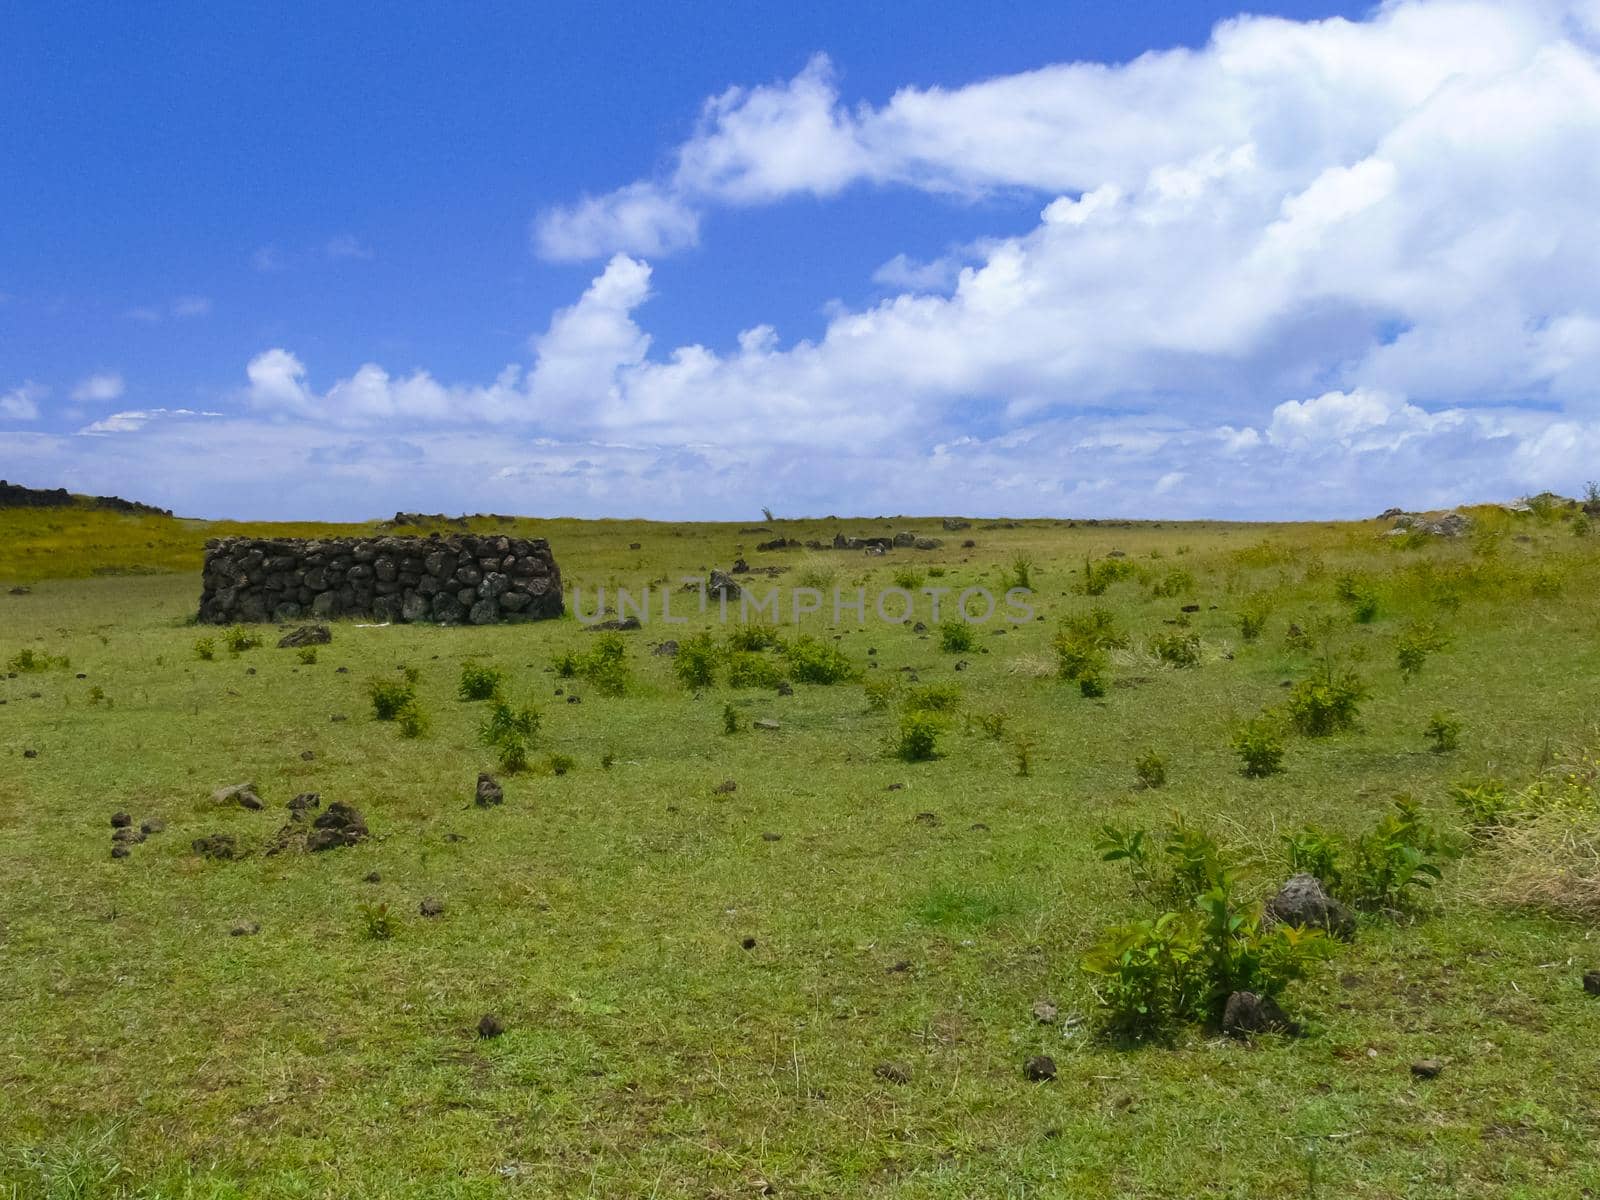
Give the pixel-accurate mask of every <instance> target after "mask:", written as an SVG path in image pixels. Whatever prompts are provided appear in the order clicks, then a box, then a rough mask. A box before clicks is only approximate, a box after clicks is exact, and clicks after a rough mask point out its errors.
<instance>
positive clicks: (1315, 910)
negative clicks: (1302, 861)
mask: <svg viewBox="0 0 1600 1200" xmlns="http://www.w3.org/2000/svg"><path fill="white" fill-rule="evenodd" d="M1263 915H1264V916H1265V917H1266V918H1267V920H1268V921H1277V922H1281V923H1282V924H1284V925H1292V926H1294V927H1295V928H1296V929H1321V930H1324V931H1325V932H1327V933H1330V934H1332V935H1333V936H1334V937H1337V938H1343V939H1344V940H1345V941H1349V940H1350V939H1351V938H1353V937H1354V936H1355V933H1356V918H1355V914H1353V913H1352V912H1351V911H1350V910H1349V909H1348V908H1346V907H1345V906H1344V905H1343V904H1341V903H1340V902H1339V901H1337V900H1335V899H1334V898H1333V897H1332V896H1330V895H1328V893H1327V892H1326V891H1325V890H1324V889H1323V886H1322V883H1321V881H1319V880H1318V879H1317V877H1316V876H1315V875H1293V876H1291V877H1290V878H1289V880H1288V882H1286V883H1285V884H1284V885H1283V887H1281V888H1279V889H1278V894H1277V895H1276V896H1274V897H1273V898H1272V899H1271V900H1269V901H1267V906H1266V909H1265V910H1264V913H1263Z"/></svg>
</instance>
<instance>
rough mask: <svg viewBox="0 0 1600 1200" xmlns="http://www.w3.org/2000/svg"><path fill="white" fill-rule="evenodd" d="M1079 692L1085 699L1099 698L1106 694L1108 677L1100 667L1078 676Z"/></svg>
mask: <svg viewBox="0 0 1600 1200" xmlns="http://www.w3.org/2000/svg"><path fill="white" fill-rule="evenodd" d="M1078 694H1079V695H1080V696H1082V697H1083V698H1084V699H1085V700H1098V699H1100V697H1102V696H1104V695H1105V694H1106V677H1105V675H1104V674H1103V673H1102V671H1101V670H1100V669H1099V668H1098V667H1096V668H1094V669H1092V670H1088V671H1084V672H1083V673H1082V674H1080V675H1079V676H1078Z"/></svg>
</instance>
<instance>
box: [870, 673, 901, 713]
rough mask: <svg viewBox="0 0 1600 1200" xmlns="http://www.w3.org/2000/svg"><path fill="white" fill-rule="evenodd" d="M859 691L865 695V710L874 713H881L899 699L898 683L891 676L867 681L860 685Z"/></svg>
mask: <svg viewBox="0 0 1600 1200" xmlns="http://www.w3.org/2000/svg"><path fill="white" fill-rule="evenodd" d="M861 690H862V691H863V692H865V693H866V697H867V708H868V709H870V710H872V711H874V712H883V711H884V710H885V709H887V708H888V707H889V706H890V705H891V704H893V703H894V702H895V700H896V699H897V698H898V697H899V695H900V681H899V680H898V679H896V678H895V677H894V676H892V675H891V676H887V677H883V678H878V679H869V680H867V681H866V682H865V683H863V684H862V685H861Z"/></svg>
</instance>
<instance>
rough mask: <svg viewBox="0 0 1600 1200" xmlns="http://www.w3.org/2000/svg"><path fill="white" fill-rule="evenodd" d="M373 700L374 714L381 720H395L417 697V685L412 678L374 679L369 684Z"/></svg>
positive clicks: (368, 687)
mask: <svg viewBox="0 0 1600 1200" xmlns="http://www.w3.org/2000/svg"><path fill="white" fill-rule="evenodd" d="M367 695H368V696H369V697H370V698H371V700H372V715H373V717H374V718H375V719H377V720H379V721H393V720H395V719H396V718H398V717H399V716H400V713H401V711H402V710H403V709H404V708H406V706H407V705H410V704H413V703H414V702H415V701H416V698H417V685H416V684H415V683H413V682H411V681H410V680H404V681H402V680H397V679H374V680H373V681H372V682H371V683H369V684H368V685H367Z"/></svg>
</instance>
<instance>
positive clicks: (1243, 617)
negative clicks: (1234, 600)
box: [1238, 599, 1269, 642]
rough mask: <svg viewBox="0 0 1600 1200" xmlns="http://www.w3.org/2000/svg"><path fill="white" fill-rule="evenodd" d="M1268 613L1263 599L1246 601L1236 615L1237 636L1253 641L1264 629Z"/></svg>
mask: <svg viewBox="0 0 1600 1200" xmlns="http://www.w3.org/2000/svg"><path fill="white" fill-rule="evenodd" d="M1268 615H1269V610H1268V608H1267V606H1266V603H1265V601H1262V600H1260V599H1256V600H1252V601H1250V602H1249V603H1247V604H1246V605H1245V606H1244V608H1243V609H1242V610H1241V611H1240V613H1239V617H1238V626H1239V636H1240V637H1241V638H1243V639H1244V640H1245V641H1247V642H1253V641H1255V640H1256V639H1257V638H1259V637H1260V636H1261V634H1262V632H1263V631H1264V630H1265V629H1266V627H1267V617H1268Z"/></svg>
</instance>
